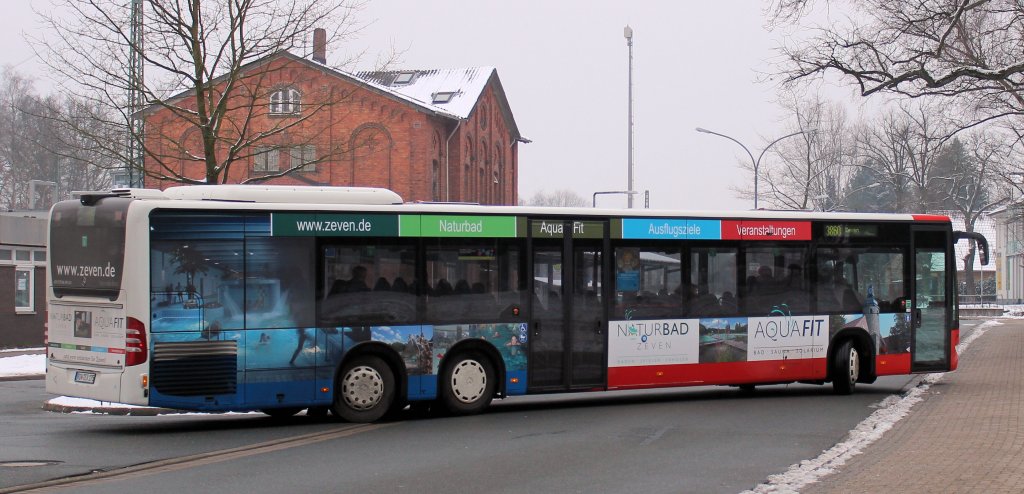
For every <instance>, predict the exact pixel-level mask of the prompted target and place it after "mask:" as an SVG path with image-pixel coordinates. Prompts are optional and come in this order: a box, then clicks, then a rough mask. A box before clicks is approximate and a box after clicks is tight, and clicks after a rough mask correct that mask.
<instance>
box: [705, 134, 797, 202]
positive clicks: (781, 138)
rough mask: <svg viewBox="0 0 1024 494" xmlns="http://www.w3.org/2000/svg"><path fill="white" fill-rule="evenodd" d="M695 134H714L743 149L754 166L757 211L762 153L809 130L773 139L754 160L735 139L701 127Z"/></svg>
mask: <svg viewBox="0 0 1024 494" xmlns="http://www.w3.org/2000/svg"><path fill="white" fill-rule="evenodd" d="M697 132H702V133H704V134H714V135H716V136H718V137H724V138H726V139H729V140H730V141H732V142H735V143H736V144H739V145H740V147H741V148H743V150H744V151H746V152H747V156H750V164H751V165H754V209H757V181H758V173H757V171H758V169H759V168H760V167H761V158H763V157H764V153H767V152H768V150H769V149H771V147H772V146H774V145H775V143H777V142H779V141H781V140H783V139H785V138H787V137H793V136H795V135H798V134H804V133H807V132H811V130H800V131H797V132H793V133H792V134H786V135H784V136H782V137H780V138H778V139H775V140H774V141H772V142H770V143H768V145H767V146H765V147H764V150H763V151H761V154H759V155H758V156H757V159H756V160H755V159H754V154H753V153H751V152H750V150H749V149H747V147H746V146H744V145H743V143H742V142H740V141H737V140H736V139H734V138H732V137H729V136H727V135H725V134H719V133H718V132H714V131H710V130H708V129H705V128H701V127H697Z"/></svg>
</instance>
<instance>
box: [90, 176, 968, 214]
mask: <svg viewBox="0 0 1024 494" xmlns="http://www.w3.org/2000/svg"><path fill="white" fill-rule="evenodd" d="M87 194H92V195H103V196H118V197H128V198H134V199H140V200H142V201H145V202H147V203H150V205H151V206H152V207H169V208H175V209H177V208H198V209H241V210H252V209H262V210H266V209H273V210H280V211H287V210H291V211H309V210H321V211H332V210H337V211H379V212H393V213H399V212H402V213H443V214H478V215H518V216H538V217H545V216H547V217H586V216H599V217H603V216H613V217H688V218H737V219H774V220H786V219H793V220H811V219H819V220H843V221H927V222H947V223H948V222H949V221H950V219H949V217H947V216H942V215H928V214H890V213H848V212H827V213H823V212H808V211H778V210H764V209H762V210H747V211H725V210H691V211H686V210H658V209H596V208H581V207H539V206H486V205H476V204H466V203H451V204H445V203H420V202H416V203H403V202H402V198H401V196H399V195H398V194H396V193H395V192H392V191H391V190H388V189H384V188H373V187H315V186H284V185H186V186H178V187H171V188H168V189H166V190H164V191H159V190H155V189H114V190H112V191H110V192H95V193H92V192H90V193H82V195H83V196H84V195H87ZM261 204H267V205H268V206H264V207H260V205H261Z"/></svg>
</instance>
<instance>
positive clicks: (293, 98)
mask: <svg viewBox="0 0 1024 494" xmlns="http://www.w3.org/2000/svg"><path fill="white" fill-rule="evenodd" d="M301 100H302V95H301V94H299V90H298V89H295V88H291V87H286V88H281V89H278V90H276V91H274V92H273V93H270V114H271V115H291V114H295V113H299V108H300V106H301V105H300V102H301Z"/></svg>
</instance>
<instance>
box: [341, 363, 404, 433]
mask: <svg viewBox="0 0 1024 494" xmlns="http://www.w3.org/2000/svg"><path fill="white" fill-rule="evenodd" d="M394 400H395V375H394V373H393V372H392V371H391V367H388V364H387V363H385V362H384V361H383V360H381V359H380V358H379V357H375V356H373V355H363V356H360V357H356V358H354V359H352V360H350V361H349V362H348V363H346V364H345V366H344V367H343V368H342V369H341V373H339V374H338V382H337V384H336V385H335V387H334V413H335V415H337V416H339V417H341V418H342V419H344V420H347V421H349V422H360V423H364V422H373V421H376V420H380V418H381V417H383V416H384V414H385V413H387V412H388V410H389V409H390V408H391V404H392V402H394Z"/></svg>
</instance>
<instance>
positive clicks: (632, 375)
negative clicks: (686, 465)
mask: <svg viewBox="0 0 1024 494" xmlns="http://www.w3.org/2000/svg"><path fill="white" fill-rule="evenodd" d="M824 378H825V359H823V358H820V359H793V360H763V361H756V362H722V363H713V364H675V365H646V366H637V367H609V368H608V388H609V389H638V388H659V387H667V386H702V385H717V384H746V383H757V382H765V383H768V382H780V381H796V380H819V379H824Z"/></svg>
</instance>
